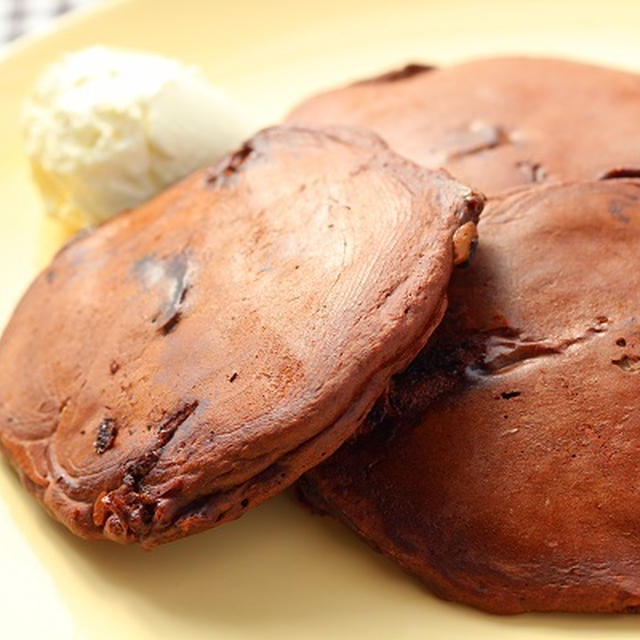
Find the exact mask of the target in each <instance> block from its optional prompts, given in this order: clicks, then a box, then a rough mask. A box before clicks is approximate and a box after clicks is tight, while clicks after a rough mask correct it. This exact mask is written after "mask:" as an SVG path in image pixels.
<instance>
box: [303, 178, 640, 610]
mask: <svg viewBox="0 0 640 640" xmlns="http://www.w3.org/2000/svg"><path fill="white" fill-rule="evenodd" d="M478 231H479V235H480V238H481V241H480V244H479V247H478V251H477V253H476V255H475V257H474V260H473V263H472V265H471V267H470V268H469V269H468V271H466V272H464V273H456V274H454V276H453V278H452V281H451V285H450V287H449V308H448V310H447V313H446V315H445V318H444V320H443V322H442V323H441V325H440V326H439V327H438V328H437V329H436V331H435V332H434V334H433V336H432V338H431V339H430V341H429V343H428V345H427V346H426V347H425V349H424V350H423V351H422V352H421V354H420V355H419V356H418V358H417V359H416V360H415V361H414V362H413V363H412V364H411V365H410V366H409V368H408V369H407V370H406V371H404V372H402V373H401V374H399V375H397V376H395V377H394V378H393V381H392V383H391V386H390V390H389V393H388V395H387V398H386V402H385V403H382V402H381V403H380V404H379V405H378V406H377V410H376V411H374V412H373V413H372V414H371V415H370V418H369V420H368V424H369V430H368V431H367V432H365V433H364V434H363V435H361V436H359V437H357V438H356V439H355V440H353V441H351V442H349V443H348V444H346V445H344V446H343V447H342V448H341V449H339V450H338V452H337V453H336V454H334V455H333V456H332V457H331V458H330V459H329V460H327V461H326V462H324V463H322V464H321V465H319V466H318V467H316V468H315V469H312V470H311V471H310V472H308V473H307V474H306V475H305V476H303V478H302V479H301V481H300V488H301V490H302V493H303V495H304V496H305V497H306V499H307V500H308V501H309V502H310V503H311V504H313V505H315V506H316V507H318V508H320V509H321V510H324V511H326V512H328V513H330V514H332V515H334V516H336V517H339V518H341V519H342V520H343V521H345V522H346V523H347V524H348V525H349V526H351V527H352V528H353V529H354V530H355V531H356V532H358V533H359V534H360V535H361V536H363V537H364V538H365V539H366V540H367V541H368V542H369V543H370V544H371V545H372V546H374V547H375V548H377V549H379V550H380V551H382V553H384V554H386V555H388V556H389V557H391V558H392V559H394V560H396V561H397V562H398V563H399V564H400V565H402V566H403V567H404V568H405V569H407V570H409V571H410V572H412V573H415V574H416V575H417V576H418V577H420V578H421V579H422V580H423V581H424V582H425V583H426V584H427V585H428V586H429V587H431V588H432V589H433V590H434V591H435V592H436V593H437V594H439V595H440V596H442V597H444V598H447V599H451V600H456V601H459V602H464V603H467V604H471V605H474V606H477V607H480V608H483V609H486V610H489V611H492V612H497V613H518V612H523V611H574V612H626V611H637V610H638V608H639V607H640V544H639V543H640V515H639V511H640V504H639V502H638V497H637V492H636V485H637V479H638V477H639V476H640V398H639V394H638V391H639V389H640V378H639V377H638V376H639V375H640V289H639V288H638V283H637V278H636V271H637V269H636V267H637V259H638V258H637V256H638V255H639V253H640V181H628V180H607V181H601V182H591V183H582V184H580V183H574V184H564V185H540V186H535V187H528V188H523V189H521V190H518V191H516V192H514V193H512V194H510V195H507V196H504V197H502V198H499V199H496V200H494V201H490V203H489V204H488V205H487V208H486V210H485V212H484V213H483V215H482V219H481V221H480V224H479V229H478ZM381 415H382V416H383V417H381ZM376 423H377V424H376Z"/></svg>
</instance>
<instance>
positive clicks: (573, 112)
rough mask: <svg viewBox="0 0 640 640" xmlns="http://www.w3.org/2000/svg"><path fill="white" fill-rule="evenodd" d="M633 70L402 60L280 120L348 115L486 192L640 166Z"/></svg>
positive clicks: (545, 62)
mask: <svg viewBox="0 0 640 640" xmlns="http://www.w3.org/2000/svg"><path fill="white" fill-rule="evenodd" d="M639 109H640V76H638V75H636V74H632V73H626V72H622V71H616V70H612V69H606V68H602V67H597V66H592V65H587V64H581V63H576V62H568V61H564V60H553V59H536V58H496V59H487V60H477V61H473V62H468V63H465V64H459V65H456V66H452V67H447V68H443V69H436V70H431V69H429V68H422V69H421V68H420V67H418V66H410V67H408V68H407V69H406V70H404V71H402V72H396V73H395V74H394V73H391V74H386V75H385V76H381V77H380V78H377V79H373V80H371V81H365V82H360V83H358V84H355V85H352V86H349V87H345V88H342V89H338V90H335V91H329V92H327V93H325V94H321V95H319V96H316V97H313V98H311V99H309V100H307V101H305V102H303V103H302V104H301V105H300V106H298V107H297V108H296V109H295V110H294V111H293V112H292V113H291V115H290V116H289V119H290V121H292V122H296V123H300V124H311V125H316V126H322V125H327V124H352V125H360V126H366V127H368V128H370V129H373V130H374V131H376V132H377V133H379V134H380V135H381V136H382V137H383V138H384V139H385V140H386V141H387V142H388V143H389V144H390V145H391V147H392V148H394V149H395V150H396V151H398V153H400V154H402V155H405V156H406V157H408V158H411V159H413V160H415V161H416V162H419V163H421V164H425V165H426V166H431V167H438V166H444V167H445V168H447V169H448V170H449V171H450V172H451V173H452V175H454V176H455V177H456V178H458V179H460V180H461V181H463V182H465V183H468V184H471V185H472V186H474V187H477V188H479V189H481V190H482V191H484V192H485V193H487V194H488V195H493V194H495V193H497V192H499V191H501V190H503V189H505V188H508V187H512V186H516V185H523V184H530V183H533V182H545V181H550V180H559V179H562V180H565V179H566V180H574V179H575V180H591V179H597V178H600V177H602V175H604V174H606V173H607V172H610V171H611V170H614V169H621V168H624V169H627V170H635V171H636V175H638V170H640V150H639V148H638V144H637V140H638V135H639V131H640V129H639V125H638V119H637V113H638V110H639Z"/></svg>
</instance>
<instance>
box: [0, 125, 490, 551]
mask: <svg viewBox="0 0 640 640" xmlns="http://www.w3.org/2000/svg"><path fill="white" fill-rule="evenodd" d="M482 204H483V201H482V198H481V197H480V196H478V195H476V194H474V193H473V192H471V191H470V190H469V189H468V188H467V187H464V186H462V185H460V184H459V183H457V182H455V181H454V180H452V179H451V178H450V177H449V176H448V175H447V174H445V173H444V172H431V171H428V170H424V169H422V168H421V167H418V166H417V165H414V164H413V163H411V162H408V161H406V160H404V159H403V158H400V157H399V156H397V155H395V154H394V153H393V152H392V151H390V150H389V149H388V148H387V147H386V145H385V144H384V143H382V142H381V141H380V140H379V139H378V138H377V137H375V136H374V135H373V134H370V133H367V132H359V131H357V130H351V129H333V130H326V131H310V130H304V129H299V128H294V127H282V128H274V129H270V130H267V131H264V132H262V133H259V134H258V135H257V136H256V137H254V138H253V139H252V140H250V141H249V142H248V143H246V144H245V145H244V146H243V147H242V148H241V149H240V150H239V151H237V152H236V153H234V154H233V155H230V156H228V157H226V158H223V159H222V160H221V161H220V162H219V163H218V164H217V165H216V166H215V167H213V168H212V169H208V170H204V171H201V172H199V173H196V174H195V175H193V176H192V177H190V178H188V179H187V180H186V181H184V182H183V183H181V184H179V185H178V186H176V187H174V188H172V189H170V190H169V191H167V192H165V193H164V194H162V195H160V196H159V197H158V198H156V199H154V200H153V201H151V202H150V203H149V204H147V205H145V206H143V207H141V208H139V209H137V210H134V211H132V212H128V213H123V214H121V215H120V216H117V217H116V218H114V219H113V220H111V221H109V222H107V223H106V224H104V225H103V226H101V227H99V228H97V229H96V230H95V231H94V232H93V233H89V234H87V235H84V236H82V237H79V238H78V239H76V240H75V241H73V242H71V243H70V244H69V245H68V246H66V247H65V248H64V249H63V250H62V251H61V252H60V253H59V254H58V255H57V256H56V258H55V259H54V260H53V262H52V264H51V265H50V266H49V267H48V268H47V269H46V270H45V271H44V272H43V273H42V274H41V275H40V276H39V277H38V278H37V279H36V280H35V282H34V283H33V284H32V285H31V287H30V289H29V290H28V292H27V293H26V295H25V296H24V298H23V299H22V301H21V302H20V304H19V306H18V308H17V309H16V311H15V313H14V315H13V317H12V319H11V321H10V323H9V325H8V327H7V329H6V331H5V333H4V335H3V337H2V339H1V341H0V362H1V363H2V366H1V367H0V443H1V445H2V448H3V449H4V450H5V452H6V453H7V454H8V456H9V459H10V460H11V461H12V463H13V464H14V466H15V467H16V468H17V469H18V471H19V472H20V474H21V476H22V478H23V481H24V483H25V485H26V486H27V487H28V488H29V489H30V490H31V491H32V492H33V493H34V494H35V495H36V496H37V497H38V498H39V499H40V500H41V501H42V503H43V504H44V505H45V507H46V508H47V509H48V510H49V511H50V512H51V513H52V514H53V515H54V516H55V517H56V518H58V519H59V520H60V521H62V522H63V523H64V524H65V525H66V526H67V527H69V528H70V529H71V530H72V531H74V532H75V533H77V534H79V535H81V536H83V537H87V538H101V537H104V538H108V539H110V540H114V541H117V542H122V543H127V542H136V541H137V542H140V543H142V544H143V545H144V546H153V545H155V544H157V543H160V542H166V541H169V540H173V539H176V538H179V537H181V536H185V535H187V534H191V533H194V532H197V531H200V530H202V529H206V528H208V527H212V526H214V525H217V524H220V523H222V522H225V521H227V520H230V519H232V518H236V517H238V516H239V515H241V514H242V513H243V512H244V511H245V510H246V509H248V508H250V507H252V506H254V505H256V504H258V503H260V502H261V501H263V500H265V499H266V498H267V497H269V496H271V495H273V494H275V493H277V492H279V491H280V490H281V489H283V488H284V487H286V486H287V485H289V484H290V483H291V482H293V481H294V480H295V479H296V478H297V477H298V476H299V475H300V474H301V473H302V472H304V471H306V470H307V469H308V468H310V467H311V466H313V465H314V464H316V463H317V462H319V461H320V460H321V459H322V458H324V457H325V456H327V455H329V454H330V453H331V452H332V451H333V450H335V449H336V448H337V447H338V446H339V445H340V444H341V443H342V442H343V441H344V440H345V439H346V438H347V437H349V436H350V435H351V434H352V433H353V432H354V430H355V429H356V428H357V427H358V425H359V424H360V422H361V420H362V418H363V417H364V416H365V415H366V413H367V412H368V411H369V409H370V408H371V406H372V404H373V403H374V402H375V400H376V399H377V397H378V396H379V395H380V394H381V393H382V391H383V390H384V389H385V387H386V386H387V384H388V381H389V378H390V376H391V375H392V374H393V373H395V372H397V371H398V370H399V369H400V368H402V367H404V366H405V365H406V364H407V363H408V362H409V361H410V360H412V359H413V358H414V357H415V355H416V354H417V353H418V351H419V350H420V348H421V347H422V346H423V344H424V343H425V341H426V339H427V336H428V335H429V333H430V332H431V330H432V329H433V328H434V326H435V325H436V324H437V323H438V322H439V321H440V319H441V317H442V314H443V312H444V307H445V292H446V286H447V283H448V280H449V277H450V272H451V269H452V265H453V263H454V261H456V260H458V261H460V260H463V259H464V255H463V254H464V252H465V250H466V247H467V246H468V236H469V230H470V228H473V224H474V223H473V220H474V219H475V218H476V217H477V215H478V213H479V211H480V209H481V208H482ZM459 229H460V230H459ZM458 230H459V231H458Z"/></svg>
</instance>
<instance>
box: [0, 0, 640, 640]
mask: <svg viewBox="0 0 640 640" xmlns="http://www.w3.org/2000/svg"><path fill="white" fill-rule="evenodd" d="M638 33H640V5H638V3H637V2H635V1H634V0H630V1H629V2H622V1H620V0H608V2H605V3H603V2H601V1H598V2H589V1H583V2H576V3H570V2H563V1H562V0H552V1H550V2H547V1H537V2H531V1H525V2H519V1H517V0H511V1H510V0H502V1H500V0H483V1H482V2H471V1H468V0H462V1H454V0H448V1H447V0H442V1H437V0H433V1H431V2H428V1H425V0H421V1H418V0H415V1H411V0H394V1H393V2H384V1H382V0H352V1H350V2H348V1H347V0H324V1H323V2H322V3H320V2H318V3H316V2H311V1H307V0H297V1H295V2H294V1H292V0H275V1H270V2H269V1H266V0H262V1H260V0H220V1H217V0H216V1H206V0H180V1H179V2H174V1H171V0H124V1H120V2H110V3H107V4H104V5H101V6H100V7H98V8H97V9H94V10H92V11H89V12H83V13H81V14H79V15H76V16H72V17H71V18H68V19H66V20H63V21H62V22H61V23H60V28H57V29H56V30H55V31H53V32H50V33H48V34H46V35H44V36H40V37H38V38H34V39H31V40H26V41H23V42H22V43H20V44H18V45H17V46H15V47H13V48H12V49H11V50H10V52H9V54H8V55H7V57H6V58H5V59H4V60H3V61H2V62H0V197H1V200H0V202H1V205H0V291H1V292H2V293H1V295H0V326H2V325H4V323H5V321H6V319H7V318H8V314H9V313H10V310H11V308H12V307H13V305H14V304H15V302H16V301H17V298H18V296H19V295H20V293H21V292H22V290H23V289H24V287H25V286H26V284H27V283H28V281H29V280H30V279H31V277H32V276H33V275H34V273H35V270H36V266H37V264H38V263H39V261H41V260H42V257H43V255H44V254H47V253H49V252H50V251H51V249H52V247H53V246H54V245H55V243H56V242H57V241H58V238H57V236H55V234H54V233H53V231H54V230H53V229H50V228H46V227H43V225H42V222H41V209H40V204H39V201H38V198H37V194H36V193H35V191H34V188H33V185H32V184H31V182H30V179H29V175H28V168H27V165H26V163H25V159H24V157H23V153H22V150H21V148H20V143H19V136H18V129H17V121H18V111H19V104H20V101H21V99H22V98H23V96H24V95H25V93H26V92H27V91H28V89H29V87H30V86H31V84H32V82H33V80H34V78H35V76H36V75H37V74H38V73H39V72H40V71H41V70H42V68H43V66H44V65H45V64H46V63H47V62H48V61H49V60H51V59H52V58H53V57H55V56H58V55H59V54H61V53H63V52H65V51H70V50H73V49H77V48H80V47H84V46H87V45H90V44H95V43H103V44H108V45H119V46H126V47H131V48H139V49H147V50H150V51H157V52H161V53H163V54H166V55H169V56H175V57H178V58H181V59H182V60H184V61H186V62H189V63H194V64H197V65H199V66H200V67H202V68H203V69H204V71H205V72H206V73H207V74H208V75H209V77H210V78H211V80H213V81H214V82H216V83H218V84H219V85H220V86H222V87H224V88H226V89H227V90H228V91H229V92H231V93H232V94H233V95H235V96H236V97H238V98H240V99H243V100H245V101H247V102H248V103H249V104H250V105H252V106H253V107H254V108H255V110H256V113H257V114H258V117H259V119H260V121H261V122H262V123H264V124H266V123H269V122H275V121H277V119H278V118H279V117H280V116H281V115H282V114H283V113H284V112H285V111H286V109H287V108H288V107H290V106H291V105H293V104H294V103H295V101H296V100H298V99H299V98H302V97H303V96H305V95H306V94H308V93H309V92H311V91H315V90H318V89H320V88H323V87H327V86H331V85H333V84H336V83H341V82H344V81H347V80H350V79H353V78H356V77H358V76H361V75H367V74H371V73H375V72H379V71H381V70H385V69H387V68H390V67H393V66H394V65H397V64H401V63H404V62H406V61H408V60H426V61H433V62H438V63H446V62H450V61H453V60H458V59H461V58H467V57H471V56H477V55H489V54H495V53H500V52H530V53H541V54H560V55H564V56H569V57H573V58H582V59H589V60H595V61H601V62H609V63H612V64H615V65H617V66H623V67H630V68H634V67H635V68H640V48H639V47H638ZM532 108H535V105H532ZM639 117H640V114H639ZM585 134H586V135H588V134H589V132H585ZM0 366H3V367H7V366H11V363H7V362H2V363H0ZM638 634H640V618H638V617H635V616H626V617H612V616H611V617H606V616H598V617H579V616H561V615H526V616H519V617H510V618H504V617H496V616H489V615H485V614H483V613H480V612H477V611H474V610H472V609H468V608H465V607H460V606H456V605H452V604H448V603H445V602H441V601H440V600H438V599H436V598H434V597H433V596H431V595H430V594H429V593H428V592H427V591H426V590H425V589H423V588H422V587H421V586H420V585H419V584H418V583H417V582H416V581H414V580H413V579H412V578H409V577H407V576H406V575H405V574H403V573H402V572H401V571H399V570H398V569H397V568H396V567H394V566H393V565H392V564H391V563H390V562H387V561H386V560H384V559H383V558H382V557H380V556H378V555H377V554H375V553H374V552H372V551H370V550H369V549H368V548H367V547H366V546H365V545H364V544H362V543H360V542H359V541H358V540H357V539H356V538H355V537H354V536H352V535H350V534H349V533H348V532H347V531H345V530H343V529H342V528H341V527H340V526H339V525H337V524H335V523H333V522H331V521H329V520H328V519H326V518H320V517H313V516H311V515H310V514H309V513H307V512H306V511H303V510H302V509H300V508H299V507H298V506H296V505H295V504H294V503H293V501H292V500H291V498H290V496H281V497H279V498H276V499H275V500H272V501H271V502H269V503H268V504H265V505H263V506H262V507H259V508H258V509H255V510H254V511H252V512H250V513H249V514H248V515H247V516H245V517H244V518H243V519H242V520H240V521H237V522H235V523H232V524H230V525H225V526H224V527H222V528H221V529H219V530H214V531H210V532H208V533H205V534H202V535H199V536H196V537H194V538H191V539H187V540H183V541H180V542H177V543H174V544H172V545H169V546H167V547H164V548H160V549H157V550H156V551H154V552H152V553H144V552H142V551H139V550H138V549H135V548H121V547H117V546H115V545H110V544H107V543H105V544H96V543H86V542H82V541H80V540H76V539H75V538H74V537H73V536H72V535H70V534H69V533H67V532H66V531H65V530H64V529H63V528H62V527H60V526H59V525H57V524H56V523H55V522H53V521H52V520H50V519H49V518H48V517H47V516H46V515H45V514H44V512H43V511H42V510H41V509H40V507H38V506H37V505H36V504H35V502H34V501H33V500H32V499H31V498H30V497H29V496H28V495H27V494H26V493H25V492H24V491H23V490H22V488H21V487H20V486H19V484H18V482H17V480H16V478H15V476H14V474H13V473H12V472H11V471H10V469H9V468H8V467H7V465H6V464H5V463H4V462H0V637H2V638H35V637H38V638H47V639H49V638H65V639H67V638H72V637H77V638H90V639H91V640H93V639H99V638H109V639H110V640H111V639H113V638H119V639H127V638H135V639H136V640H144V639H146V638H165V637H172V638H179V639H181V640H182V639H183V638H185V639H186V638H188V639H189V640H193V639H197V638H209V639H210V638H224V639H225V640H229V639H234V638H242V639H243V640H246V639H251V638H260V639H263V638H278V639H279V640H283V639H289V638H291V639H295V640H300V639H303V638H304V639H312V638H318V639H323V640H324V639H326V638H348V639H352V638H360V637H363V638H393V639H394V640H395V639H398V638H405V639H408V638H430V639H436V638H460V639H463V638H464V639H467V638H487V639H492V640H494V639H495V640H499V639H501V638H504V639H507V638H508V639H509V640H522V639H529V638H531V639H538V638H540V639H542V638H544V639H545V640H549V639H552V640H553V639H556V640H561V639H562V640H564V639H569V638H576V639H577V638H585V637H589V638H607V639H612V638H637V637H638Z"/></svg>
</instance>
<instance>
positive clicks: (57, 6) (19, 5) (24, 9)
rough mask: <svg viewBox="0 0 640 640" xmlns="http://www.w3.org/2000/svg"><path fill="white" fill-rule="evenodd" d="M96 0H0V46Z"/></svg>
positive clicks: (40, 28)
mask: <svg viewBox="0 0 640 640" xmlns="http://www.w3.org/2000/svg"><path fill="white" fill-rule="evenodd" d="M94 2H96V0H0V47H2V45H3V44H6V43H7V42H9V41H10V40H14V39H15V38H18V37H19V36H21V35H24V34H26V33H32V32H34V31H38V30H42V29H43V28H45V27H47V26H49V25H50V24H51V21H52V20H54V19H55V18H56V17H57V16H59V15H62V14H63V13H66V12H67V11H72V10H73V9H76V8H77V7H81V6H84V5H87V4H92V3H94Z"/></svg>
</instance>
